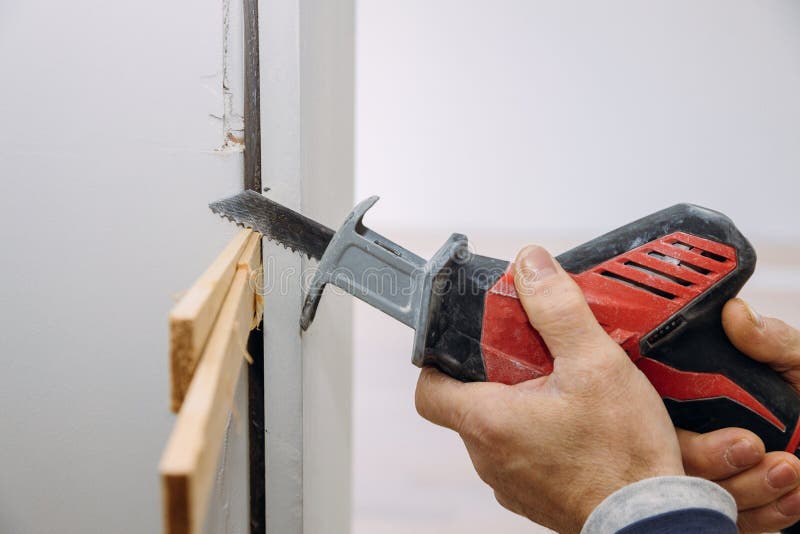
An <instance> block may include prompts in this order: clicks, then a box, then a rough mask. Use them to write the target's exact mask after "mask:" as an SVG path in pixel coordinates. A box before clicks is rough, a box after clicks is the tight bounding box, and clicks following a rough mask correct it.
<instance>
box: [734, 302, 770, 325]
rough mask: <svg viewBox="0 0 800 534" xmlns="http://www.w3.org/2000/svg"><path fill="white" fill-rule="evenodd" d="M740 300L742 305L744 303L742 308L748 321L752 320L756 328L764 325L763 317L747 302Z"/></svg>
mask: <svg viewBox="0 0 800 534" xmlns="http://www.w3.org/2000/svg"><path fill="white" fill-rule="evenodd" d="M740 300H741V299H740ZM741 302H742V305H744V309H745V311H746V312H747V317H748V318H749V319H750V322H752V323H753V324H754V325H755V327H756V328H764V326H765V323H764V318H763V317H761V315H760V314H759V313H758V312H757V311H755V310H754V309H753V308H751V307H750V305H749V304H748V303H746V302H745V301H743V300H742V301H741Z"/></svg>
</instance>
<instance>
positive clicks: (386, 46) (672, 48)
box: [357, 0, 800, 239]
mask: <svg viewBox="0 0 800 534" xmlns="http://www.w3.org/2000/svg"><path fill="white" fill-rule="evenodd" d="M798 27H800V4H798V3H797V2H794V1H792V0H773V1H770V2H757V1H750V0H737V1H733V2H732V1H729V0H704V1H702V2H697V1H692V0H679V1H674V0H659V1H655V2H636V1H634V0H612V1H607V2H580V1H574V0H573V1H562V2H545V1H530V0H516V1H514V0H500V1H495V0H492V1H487V0H471V1H467V2H463V1H457V0H433V1H431V0H409V1H405V2H393V1H389V0H366V1H364V2H360V3H359V10H358V63H357V73H358V84H357V90H358V97H359V100H358V102H359V104H358V110H357V113H358V121H357V131H358V145H357V146H358V158H357V168H358V183H357V196H359V197H364V196H366V195H369V194H380V195H382V196H383V198H382V200H381V202H380V203H379V204H378V205H377V206H376V207H375V208H374V209H373V212H372V213H371V214H370V221H371V222H372V225H373V227H376V228H381V227H382V225H383V227H386V226H415V227H425V228H429V229H430V228H432V227H435V228H443V229H445V230H447V231H462V232H470V231H473V232H474V231H475V230H496V231H509V230H510V229H513V230H524V233H525V235H527V236H529V237H528V239H536V236H537V232H539V231H548V232H559V233H564V234H576V233H577V234H580V235H581V236H584V235H585V236H586V237H589V236H590V235H592V234H594V233H596V232H598V231H601V230H608V229H611V228H612V227H615V226H617V225H619V224H622V223H624V222H627V221H629V220H632V219H633V218H636V217H638V216H641V215H644V214H646V213H649V212H651V211H654V210H657V209H660V208H662V207H666V206H668V205H671V204H673V203H675V202H679V201H689V202H694V203H699V204H703V205H707V206H709V207H713V208H716V209H718V210H721V211H723V212H726V213H728V214H729V215H730V216H731V217H733V218H734V220H735V221H736V222H737V223H738V224H739V225H740V226H741V227H742V228H743V230H744V231H745V232H746V233H747V234H748V235H751V236H756V237H758V236H761V237H764V236H769V237H776V238H779V239H797V238H798V237H800V215H798V210H797V209H796V205H797V197H798V193H800V128H798V124H800V98H798V95H800V32H798Z"/></svg>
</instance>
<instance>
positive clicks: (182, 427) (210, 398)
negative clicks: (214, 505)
mask: <svg viewBox="0 0 800 534" xmlns="http://www.w3.org/2000/svg"><path fill="white" fill-rule="evenodd" d="M254 241H257V242H259V243H260V239H255V240H253V239H249V240H248V245H247V246H246V247H245V251H246V254H243V255H242V258H241V259H239V260H237V264H238V265H239V266H238V268H237V269H236V272H235V275H234V277H233V283H232V284H231V287H230V290H229V291H228V294H227V296H226V297H225V300H224V303H223V304H222V308H221V310H220V312H219V316H218V317H217V320H216V322H215V323H214V327H213V330H212V332H211V335H210V336H209V338H208V342H207V344H206V347H205V349H204V350H203V353H202V357H201V358H200V363H199V364H198V365H197V370H196V372H195V373H194V378H193V379H192V381H191V384H190V386H189V389H188V391H187V392H186V397H185V399H184V401H183V405H182V406H181V409H180V412H179V413H178V417H177V419H176V421H175V427H174V429H173V431H172V434H171V435H170V438H169V441H168V442H167V447H166V449H165V450H164V454H163V456H162V457H161V463H160V466H159V472H160V473H161V484H162V495H163V506H164V530H165V532H166V533H167V534H193V533H198V532H200V531H201V529H202V526H203V521H204V519H205V515H206V505H207V503H208V498H209V493H210V491H211V489H212V488H213V485H214V477H215V475H216V467H217V462H218V459H219V454H220V450H221V446H222V441H223V436H224V434H225V425H226V422H227V419H228V415H229V414H230V412H231V406H232V404H233V396H234V392H235V391H236V386H237V382H238V378H239V374H240V370H241V366H242V362H243V361H244V360H245V354H246V346H247V338H248V334H249V331H250V325H251V323H252V320H253V315H254V314H255V312H256V306H255V292H254V291H253V287H252V286H251V284H250V283H249V279H250V275H251V273H252V272H253V271H255V270H256V269H258V268H259V267H260V257H261V247H260V246H252V243H253V242H254ZM242 416H244V414H242Z"/></svg>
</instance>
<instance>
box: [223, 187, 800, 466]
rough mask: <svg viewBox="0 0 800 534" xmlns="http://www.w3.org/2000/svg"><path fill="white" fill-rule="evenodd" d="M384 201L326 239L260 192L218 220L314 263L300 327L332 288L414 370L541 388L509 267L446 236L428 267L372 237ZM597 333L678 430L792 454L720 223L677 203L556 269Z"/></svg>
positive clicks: (541, 356)
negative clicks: (735, 302) (755, 352)
mask: <svg viewBox="0 0 800 534" xmlns="http://www.w3.org/2000/svg"><path fill="white" fill-rule="evenodd" d="M377 200H378V198H377V197H371V198H369V199H367V200H365V201H363V202H361V203H360V204H358V205H357V206H356V207H355V208H354V209H353V211H352V212H351V213H350V215H348V216H347V218H346V219H345V221H344V223H343V224H342V226H341V227H340V228H339V230H337V231H335V232H334V231H333V230H331V229H329V228H327V227H325V226H323V225H321V224H319V223H317V222H316V221H314V220H312V219H309V218H308V217H305V216H303V215H301V214H299V213H297V212H295V211H292V210H290V209H288V208H286V207H285V206H282V205H280V204H278V203H276V202H274V201H272V200H270V199H269V198H266V197H265V196H263V195H261V194H259V193H256V192H254V191H246V192H243V193H240V194H238V195H236V196H233V197H230V198H227V199H224V200H220V201H217V202H214V203H212V204H211V205H210V207H211V209H212V211H214V212H215V213H218V214H220V215H222V216H224V217H227V218H228V219H230V220H232V221H234V222H236V223H237V224H239V225H242V226H245V227H248V228H252V229H254V230H256V231H258V232H260V233H261V234H263V235H264V236H265V237H267V238H268V239H271V240H274V241H277V242H279V243H281V244H283V245H284V246H287V247H289V248H291V249H292V250H295V251H297V252H301V253H304V254H306V255H307V256H308V257H309V258H313V259H315V260H317V261H318V262H319V263H318V266H317V269H316V271H315V272H314V275H313V278H312V280H311V283H310V286H309V288H308V290H307V294H306V297H305V302H304V305H303V310H302V315H301V319H300V327H301V328H303V329H304V330H305V329H307V328H308V327H309V326H310V325H311V322H312V321H313V319H314V313H315V311H316V308H317V305H318V304H319V300H320V298H321V296H322V291H323V288H324V287H325V285H326V284H333V285H335V286H338V287H340V288H342V289H344V290H345V291H347V292H349V293H351V294H352V295H354V296H355V297H358V298H359V299H361V300H363V301H365V302H367V303H369V304H370V305H372V306H374V307H375V308H378V309H379V310H381V311H383V312H384V313H387V314H389V315H391V316H392V317H394V318H395V319H397V320H398V321H400V322H402V323H404V324H406V325H408V326H410V327H411V328H413V329H414V330H415V331H416V334H415V338H414V347H413V351H412V362H413V363H414V364H415V365H418V366H424V365H433V366H436V367H437V368H439V369H440V370H442V371H444V372H445V373H447V374H449V375H450V376H453V377H455V378H457V379H460V380H463V381H493V382H503V383H505V384H514V383H518V382H522V381H524V380H529V379H532V378H536V377H539V376H543V375H547V374H548V373H550V372H551V371H552V369H553V359H552V357H551V356H550V353H549V351H548V349H547V347H546V346H545V344H544V342H543V341H542V338H541V337H540V336H539V334H538V333H537V332H536V331H535V330H534V329H533V328H532V327H531V325H530V324H529V322H528V318H527V316H526V314H525V311H524V309H523V308H522V305H521V303H520V301H519V298H518V296H517V293H516V291H515V288H514V271H513V269H512V268H510V265H509V262H507V261H504V260H499V259H494V258H489V257H485V256H479V255H476V254H473V253H471V252H470V249H469V246H468V242H467V238H466V236H464V235H461V234H453V235H452V236H451V237H450V238H449V239H448V240H447V241H446V242H445V243H444V245H443V246H442V247H441V248H440V249H439V251H438V252H437V253H436V254H435V255H434V256H433V257H432V258H431V259H430V260H427V261H426V260H424V259H423V258H421V257H419V256H417V255H416V254H414V253H413V252H410V251H408V250H406V249H404V248H403V247H401V246H400V245H398V244H397V243H393V242H392V241H390V240H389V239H386V238H385V237H383V236H382V235H380V234H377V233H376V232H374V231H372V230H370V229H369V228H366V227H365V226H364V225H363V223H362V218H363V217H364V214H365V213H366V211H367V210H368V209H369V208H370V207H372V205H373V204H375V202H376V201H377ZM556 259H557V260H558V262H559V263H560V264H561V266H562V267H563V268H564V269H565V270H566V271H567V272H568V273H570V274H571V276H572V277H573V278H574V279H575V281H576V282H577V283H578V285H579V286H580V287H581V289H582V290H583V293H584V295H585V296H586V300H587V301H588V303H589V306H590V307H591V309H592V312H593V313H594V315H595V317H596V318H597V320H598V322H599V323H600V324H601V325H602V327H603V328H604V329H605V330H606V332H608V334H609V336H611V338H612V339H614V340H615V341H616V342H617V343H619V345H620V346H621V347H622V348H623V349H624V350H625V351H626V352H627V354H628V355H629V356H630V358H631V360H633V362H634V363H635V364H636V365H637V366H638V367H639V369H641V371H642V372H643V373H644V374H645V375H646V376H647V377H648V379H649V380H650V382H651V383H652V384H653V386H655V388H656V390H657V391H658V392H659V394H660V395H661V397H662V398H663V399H664V403H665V404H666V406H667V409H668V411H669V414H670V416H671V417H672V420H673V422H674V423H675V425H676V426H679V427H681V428H684V429H687V430H692V431H695V432H708V431H711V430H716V429H719V428H724V427H731V426H735V427H743V428H747V429H749V430H751V431H753V432H755V433H756V434H758V436H760V437H761V439H762V440H763V441H764V444H765V445H766V448H767V450H785V451H789V452H791V453H794V454H798V444H799V442H800V427H799V426H798V416H799V415H800V399H798V395H797V394H796V393H795V391H794V390H793V389H792V388H791V387H790V386H789V385H788V384H787V383H786V382H785V381H784V380H783V379H782V378H781V377H780V376H779V375H778V374H777V373H776V372H775V371H773V370H772V369H770V368H769V367H768V366H766V365H764V364H761V363H758V362H756V361H753V360H751V359H750V358H748V357H747V356H745V355H744V354H742V353H741V352H739V351H738V350H737V349H736V348H735V347H734V346H733V345H732V344H731V342H730V341H729V340H728V338H727V337H726V335H725V332H724V331H723V329H722V324H721V313H722V307H723V305H724V304H725V302H727V301H728V300H729V299H730V298H732V297H734V296H735V295H736V294H737V293H738V291H739V289H740V288H741V287H742V285H744V283H745V281H746V280H747V279H748V278H749V277H750V275H751V274H752V272H753V269H754V268H755V262H756V255H755V251H754V250H753V247H752V246H751V245H750V243H749V242H748V241H747V239H745V237H744V236H743V235H742V234H741V233H740V232H739V231H738V230H737V229H736V227H735V226H734V225H733V223H732V222H731V220H730V219H728V218H727V217H726V216H725V215H722V214H721V213H718V212H716V211H712V210H710V209H706V208H702V207H699V206H694V205H690V204H678V205H675V206H672V207H670V208H667V209H664V210H662V211H659V212H656V213H653V214H652V215H648V216H646V217H644V218H642V219H639V220H638V221H634V222H632V223H630V224H627V225H625V226H622V227H621V228H618V229H616V230H613V231H611V232H609V233H607V234H605V235H602V236H600V237H597V238H595V239H593V240H591V241H589V242H588V243H585V244H583V245H581V246H579V247H576V248H574V249H572V250H570V251H567V252H565V253H563V254H561V255H560V256H558V257H557V258H556Z"/></svg>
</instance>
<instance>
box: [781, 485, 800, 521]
mask: <svg viewBox="0 0 800 534" xmlns="http://www.w3.org/2000/svg"><path fill="white" fill-rule="evenodd" d="M775 507H776V508H777V509H778V511H779V512H780V513H782V514H783V515H785V516H793V515H800V491H793V492H792V493H790V494H789V495H785V496H784V497H782V498H781V499H779V500H778V502H776V503H775Z"/></svg>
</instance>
